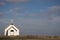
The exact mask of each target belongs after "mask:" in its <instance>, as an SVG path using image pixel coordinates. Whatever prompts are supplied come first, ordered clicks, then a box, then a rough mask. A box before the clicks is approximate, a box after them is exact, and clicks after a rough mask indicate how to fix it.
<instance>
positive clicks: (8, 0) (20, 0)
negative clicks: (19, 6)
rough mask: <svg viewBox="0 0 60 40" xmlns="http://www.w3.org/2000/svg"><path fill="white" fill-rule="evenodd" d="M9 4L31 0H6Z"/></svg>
mask: <svg viewBox="0 0 60 40" xmlns="http://www.w3.org/2000/svg"><path fill="white" fill-rule="evenodd" d="M6 1H7V2H28V1H29V0H6Z"/></svg>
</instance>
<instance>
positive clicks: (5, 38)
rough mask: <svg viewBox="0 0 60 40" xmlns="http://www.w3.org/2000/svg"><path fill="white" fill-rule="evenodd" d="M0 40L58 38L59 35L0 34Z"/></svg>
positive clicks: (45, 39)
mask: <svg viewBox="0 0 60 40" xmlns="http://www.w3.org/2000/svg"><path fill="white" fill-rule="evenodd" d="M0 40H60V37H59V36H37V35H27V36H16V37H8V36H0Z"/></svg>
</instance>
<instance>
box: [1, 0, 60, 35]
mask: <svg viewBox="0 0 60 40" xmlns="http://www.w3.org/2000/svg"><path fill="white" fill-rule="evenodd" d="M11 19H13V20H14V24H15V25H16V27H17V28H19V29H20V34H29V35H31V34H36V35H38V34H40V35H60V0H0V34H3V33H4V29H5V28H6V27H8V26H9V25H10V23H11V22H10V20H11Z"/></svg>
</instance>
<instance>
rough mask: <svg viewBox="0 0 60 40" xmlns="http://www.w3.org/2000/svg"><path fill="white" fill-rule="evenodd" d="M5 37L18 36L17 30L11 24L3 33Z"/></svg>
mask: <svg viewBox="0 0 60 40" xmlns="http://www.w3.org/2000/svg"><path fill="white" fill-rule="evenodd" d="M4 35H5V36H19V29H18V28H16V26H15V25H14V24H13V23H11V24H10V25H9V26H8V27H7V28H5V32H4Z"/></svg>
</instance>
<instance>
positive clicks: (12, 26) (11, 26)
mask: <svg viewBox="0 0 60 40" xmlns="http://www.w3.org/2000/svg"><path fill="white" fill-rule="evenodd" d="M10 28H14V29H15V30H19V29H18V28H16V27H15V25H12V24H11V25H9V26H8V27H7V28H6V29H5V30H9V29H10Z"/></svg>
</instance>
